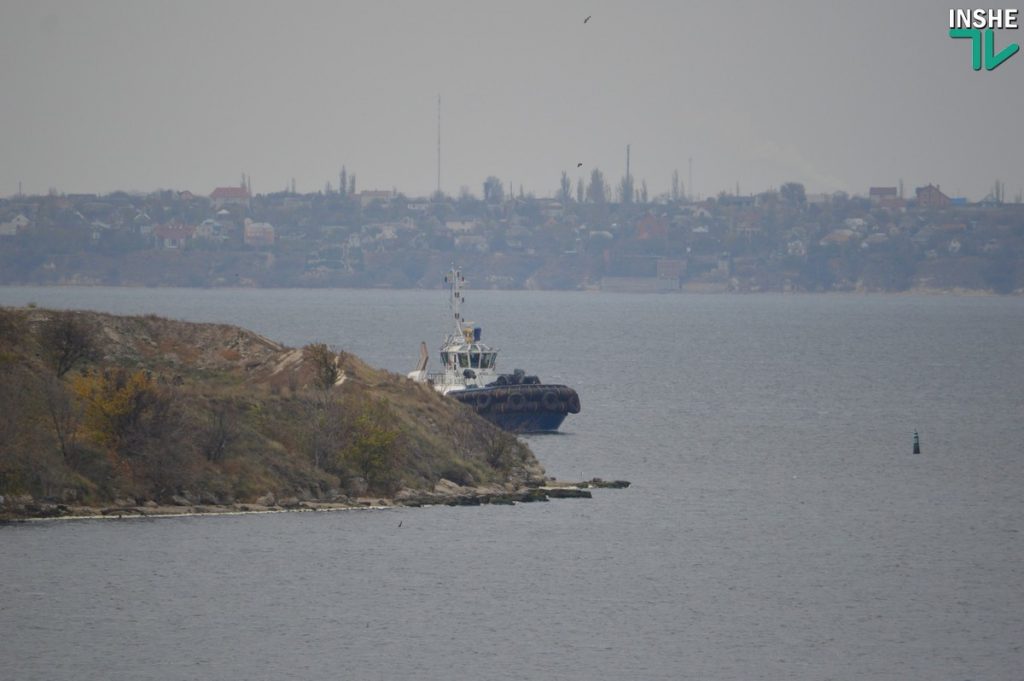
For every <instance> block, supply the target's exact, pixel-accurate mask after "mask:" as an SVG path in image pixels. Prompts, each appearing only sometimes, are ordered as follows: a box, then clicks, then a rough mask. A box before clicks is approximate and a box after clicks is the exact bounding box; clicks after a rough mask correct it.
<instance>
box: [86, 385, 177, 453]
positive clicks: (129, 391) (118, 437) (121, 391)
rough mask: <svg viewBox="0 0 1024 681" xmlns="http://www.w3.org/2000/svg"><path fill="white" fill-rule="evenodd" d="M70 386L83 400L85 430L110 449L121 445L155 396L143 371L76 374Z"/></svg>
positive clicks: (153, 388) (154, 389) (152, 386)
mask: <svg viewBox="0 0 1024 681" xmlns="http://www.w3.org/2000/svg"><path fill="white" fill-rule="evenodd" d="M72 389H73V390H74V392H75V394H76V395H77V396H78V397H79V399H81V400H82V404H83V413H82V427H83V429H84V431H85V434H86V435H87V436H88V437H89V438H90V439H92V440H93V441H95V442H96V443H97V444H101V445H104V446H106V447H111V448H113V449H119V448H120V446H121V445H122V444H123V443H124V441H125V438H126V437H127V436H128V435H129V433H130V432H131V431H132V428H133V427H134V426H135V425H136V424H137V423H138V422H139V420H140V418H141V417H142V415H143V414H144V413H145V411H146V410H147V409H148V408H149V407H150V406H151V405H152V404H153V403H154V401H155V399H156V397H157V395H156V386H155V385H154V383H153V380H152V379H151V378H150V377H149V376H148V375H147V374H146V373H145V372H142V371H132V372H129V371H126V370H124V369H115V370H111V371H105V372H103V373H93V374H89V375H83V376H76V377H75V378H74V379H73V381H72Z"/></svg>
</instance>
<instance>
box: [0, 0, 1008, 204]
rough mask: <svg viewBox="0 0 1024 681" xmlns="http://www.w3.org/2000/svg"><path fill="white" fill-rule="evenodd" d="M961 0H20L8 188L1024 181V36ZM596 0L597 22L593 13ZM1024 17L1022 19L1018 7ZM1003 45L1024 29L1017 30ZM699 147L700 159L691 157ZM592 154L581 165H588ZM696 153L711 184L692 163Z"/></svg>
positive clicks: (3, 101)
mask: <svg viewBox="0 0 1024 681" xmlns="http://www.w3.org/2000/svg"><path fill="white" fill-rule="evenodd" d="M950 7H951V5H950V4H949V3H948V2H945V3H939V2H935V1H933V0H900V1H899V2H891V1H884V2H880V1H876V0H861V1H857V2H854V1H852V0H835V1H834V2H829V3H826V2H822V1H821V0H789V1H784V0H749V1H748V0H733V1H728V0H717V1H713V0H674V1H671V2H662V1H657V0H635V1H632V2H615V1H611V0H561V1H559V2H550V1H547V0H544V1H540V0H536V1H535V0H503V1H501V2H492V1H490V0H418V1H404V0H402V1H397V0H396V1H391V2H389V1H386V0H381V1H377V2H348V1H347V0H327V1H321V0H291V1H288V2H284V1H283V0H282V1H274V2H252V1H250V0H244V1H239V2H234V1H226V0H203V1H202V2H195V1H192V0H176V1H174V2H168V1H164V0H159V1H154V0H75V1H55V0H0V64H2V66H0V112H2V113H0V196H10V195H13V194H16V193H17V192H18V188H19V183H20V186H21V189H22V191H23V192H24V193H26V194H38V193H45V192H47V191H49V190H50V189H55V190H57V191H58V192H62V193H107V192H111V191H116V190H127V191H144V192H148V191H153V190H156V189H177V190H186V189H187V190H190V191H192V192H193V193H197V194H209V193H210V192H211V191H212V190H213V189H214V188H215V187H218V186H227V185H237V184H238V183H239V182H240V180H241V177H242V174H243V173H244V174H246V175H248V176H249V178H250V182H251V185H252V189H253V191H254V192H255V193H267V192H274V191H281V190H283V189H285V188H286V187H287V186H289V185H290V184H291V181H292V180H293V179H294V180H295V185H296V188H297V190H298V191H300V192H310V191H317V190H321V189H324V188H325V185H326V184H327V183H328V182H330V183H331V185H332V186H333V187H335V188H336V187H337V184H338V175H339V172H340V170H341V168H342V167H343V166H344V167H345V168H346V169H347V171H348V173H349V174H352V173H354V174H355V175H356V177H357V180H356V181H357V189H358V190H365V189H387V190H390V189H397V190H398V191H401V192H403V193H405V194H407V195H409V196H424V195H427V194H429V193H431V192H433V191H434V190H435V189H436V188H437V183H438V97H439V96H440V98H441V121H440V122H441V125H440V133H441V152H440V156H441V176H440V184H441V188H442V190H443V191H444V192H445V193H448V194H452V195H456V194H458V193H460V192H461V191H463V190H464V188H465V190H467V191H470V192H472V193H473V194H475V195H477V196H479V195H480V194H481V192H482V185H483V182H484V180H485V179H486V178H487V177H488V176H491V175H493V176H496V177H499V178H500V179H501V180H502V181H503V182H504V183H505V185H506V188H508V187H511V188H513V190H514V191H516V192H518V191H519V188H520V187H522V188H523V190H524V191H525V192H527V193H533V194H534V195H536V196H539V197H543V196H553V195H554V194H555V193H556V192H557V190H558V187H559V180H560V178H561V174H562V172H563V171H564V172H567V173H568V174H569V177H570V178H572V179H573V180H574V181H576V180H577V179H579V178H586V177H589V173H590V172H591V171H592V170H593V169H594V168H599V169H601V170H602V172H604V174H605V176H606V179H607V180H608V182H609V184H611V185H612V186H615V185H616V184H617V183H618V180H619V179H620V178H621V177H622V176H623V175H624V173H625V164H626V146H627V145H629V146H630V161H631V168H630V170H631V174H632V175H633V177H634V181H635V183H636V185H637V186H638V187H639V186H640V185H641V183H642V182H646V183H647V186H648V190H649V194H650V195H651V196H655V195H658V194H661V193H664V192H668V191H669V190H670V188H671V184H672V175H673V172H674V171H678V172H679V177H680V181H681V182H682V184H683V185H684V191H685V192H686V193H687V194H691V195H700V196H708V195H716V194H718V193H719V192H721V191H727V192H729V193H733V192H735V191H736V189H737V187H738V188H739V191H740V193H742V194H749V193H756V192H760V191H765V190H768V189H772V188H777V187H779V186H780V185H782V184H783V183H785V182H801V183H803V184H804V185H805V187H806V188H807V191H808V192H809V193H820V192H833V191H846V192H848V193H850V194H862V195H864V194H866V193H867V191H868V188H869V187H870V186H897V185H898V184H899V183H900V182H901V181H902V182H903V183H904V186H905V188H906V189H905V191H906V193H907V195H912V193H913V188H914V187H916V186H922V185H925V184H928V183H933V184H937V185H939V186H940V187H941V188H942V190H943V191H944V192H946V193H947V194H949V195H952V196H966V197H968V198H970V199H972V200H978V199H981V198H983V197H984V196H985V195H986V194H988V193H989V192H990V191H991V189H992V186H993V185H994V183H995V182H996V180H1000V181H1002V182H1003V183H1005V188H1006V195H1007V197H1008V198H1011V199H1012V198H1014V197H1015V196H1016V194H1017V193H1018V192H1020V191H1024V142H1022V137H1021V120H1022V118H1024V117H1022V115H1021V112H1022V111H1024V87H1022V85H1024V51H1022V52H1020V53H1018V54H1016V55H1014V56H1013V57H1011V58H1010V59H1009V60H1008V61H1006V62H1004V63H1003V64H1002V65H1000V66H999V67H998V68H997V69H995V70H992V71H985V70H981V71H977V72H976V71H973V70H972V68H971V46H970V41H967V40H954V39H952V38H950V37H949V35H948V31H949V25H948V21H949V16H948V12H949V8H950ZM1011 7H1012V5H1011ZM588 16H589V17H591V18H590V19H589V21H586V22H585V23H584V19H585V18H586V17H588ZM1022 21H1024V20H1022ZM995 36H996V43H997V44H996V48H995V49H996V51H998V50H1000V49H1002V47H1003V46H1004V45H1006V44H1009V43H1011V42H1018V43H1022V44H1024V29H1018V30H998V31H996V32H995ZM691 159H692V162H691ZM579 164H582V166H579ZM691 167H692V178H693V180H692V186H690V185H691V183H690V176H691Z"/></svg>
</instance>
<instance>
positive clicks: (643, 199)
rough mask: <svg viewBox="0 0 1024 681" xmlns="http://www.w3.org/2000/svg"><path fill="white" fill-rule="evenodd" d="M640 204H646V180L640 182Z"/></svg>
mask: <svg viewBox="0 0 1024 681" xmlns="http://www.w3.org/2000/svg"><path fill="white" fill-rule="evenodd" d="M640 203H647V180H641V181H640Z"/></svg>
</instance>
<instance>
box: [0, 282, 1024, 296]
mask: <svg viewBox="0 0 1024 681" xmlns="http://www.w3.org/2000/svg"><path fill="white" fill-rule="evenodd" d="M0 288H11V289H27V288H45V289H62V288H111V289H166V290H183V291H323V290H332V291H438V290H441V289H431V288H415V287H413V288H408V287H400V288H396V287H390V286H387V287H383V286H381V287H375V286H359V287H351V286H175V285H148V284H100V283H88V282H67V283H55V284H30V283H8V284H0ZM480 290H481V291H503V292H522V293H581V294H602V293H603V294H611V295H631V296H642V295H657V296H664V295H694V296H722V295H738V296H759V295H780V296H837V295H838V296H928V297H933V296H950V297H956V298H960V297H962V298H974V297H979V298H987V297H991V298H1020V297H1024V289H1016V290H1013V291H1010V292H1008V293H997V292H996V291H993V290H991V289H976V288H963V287H960V286H953V287H950V288H941V287H932V286H920V287H914V288H909V289H905V290H902V291H886V290H871V289H856V288H854V289H849V290H841V291H803V290H790V291H784V290H781V289H762V290H758V291H749V290H747V291H744V290H728V289H726V290H717V289H714V288H701V287H694V288H691V289H687V288H685V286H684V288H681V289H678V290H671V291H602V290H600V289H599V288H484V289H480Z"/></svg>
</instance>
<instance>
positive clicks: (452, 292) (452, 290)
mask: <svg viewBox="0 0 1024 681" xmlns="http://www.w3.org/2000/svg"><path fill="white" fill-rule="evenodd" d="M447 279H448V291H449V300H448V302H449V304H450V305H451V308H452V316H453V317H454V318H455V335H456V337H461V336H462V310H461V307H460V306H461V304H462V282H463V279H462V273H461V272H460V271H459V270H457V269H455V266H454V265H453V266H452V269H451V271H449V272H448V277H447Z"/></svg>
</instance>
